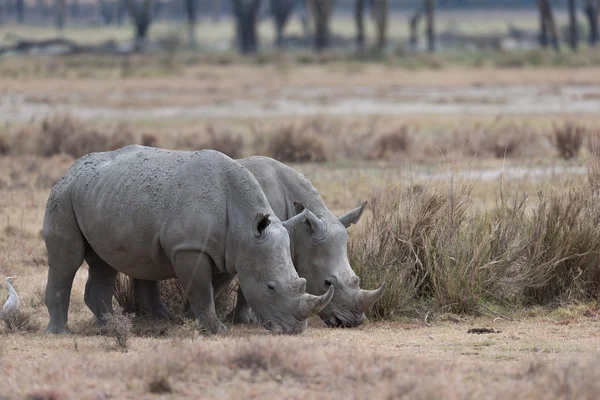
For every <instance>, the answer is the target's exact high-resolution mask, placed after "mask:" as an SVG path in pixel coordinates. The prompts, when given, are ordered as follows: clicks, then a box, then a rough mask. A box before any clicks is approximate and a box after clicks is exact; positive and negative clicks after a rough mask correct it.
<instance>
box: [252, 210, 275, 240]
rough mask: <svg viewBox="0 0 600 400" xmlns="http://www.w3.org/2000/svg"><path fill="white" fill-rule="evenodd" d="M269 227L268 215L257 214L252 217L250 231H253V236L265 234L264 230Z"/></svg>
mask: <svg viewBox="0 0 600 400" xmlns="http://www.w3.org/2000/svg"><path fill="white" fill-rule="evenodd" d="M269 225H271V220H270V219H269V214H263V213H258V214H256V216H255V217H254V224H253V225H252V230H253V231H254V236H256V237H259V236H262V234H263V233H264V232H265V229H267V227H268V226H269Z"/></svg>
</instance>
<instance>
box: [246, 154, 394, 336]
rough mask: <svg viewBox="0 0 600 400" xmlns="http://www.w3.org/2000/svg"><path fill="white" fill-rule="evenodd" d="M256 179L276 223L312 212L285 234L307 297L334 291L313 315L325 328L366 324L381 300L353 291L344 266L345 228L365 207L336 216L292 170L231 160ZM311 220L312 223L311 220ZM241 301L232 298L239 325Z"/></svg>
mask: <svg viewBox="0 0 600 400" xmlns="http://www.w3.org/2000/svg"><path fill="white" fill-rule="evenodd" d="M237 161H238V162H239V163H240V164H241V165H242V166H244V167H246V168H247V169H248V170H249V171H250V172H251V173H252V175H254V177H255V178H256V179H257V181H258V183H259V184H260V186H261V188H262V190H263V192H264V193H265V195H266V196H267V199H268V200H269V205H270V206H271V208H272V209H273V211H274V212H275V215H277V217H279V218H280V219H281V220H282V221H285V220H289V219H291V218H294V217H295V216H296V215H298V214H300V213H301V212H302V211H303V210H304V206H306V207H308V208H309V209H310V211H311V212H312V213H309V214H308V215H309V218H308V219H307V220H306V222H305V223H303V224H300V225H298V226H297V227H296V228H295V229H293V230H292V231H291V232H290V239H291V245H292V248H291V249H292V250H291V252H292V261H293V262H294V266H295V267H296V270H297V271H298V274H299V275H300V276H301V277H303V278H306V282H307V291H308V293H311V294H315V295H319V294H323V293H325V292H327V290H328V289H329V287H334V288H335V292H334V295H333V299H332V300H331V302H330V303H329V304H328V305H327V306H326V307H325V308H323V310H321V312H319V317H321V319H322V320H323V321H324V322H325V323H326V324H327V325H329V326H333V327H355V326H359V325H360V324H362V323H363V322H364V321H365V320H366V316H365V311H367V310H368V309H369V308H370V307H371V306H372V305H373V304H374V303H375V302H376V301H377V300H379V299H380V298H381V296H383V292H384V291H385V284H383V285H382V286H381V287H380V288H379V289H378V290H375V291H366V290H361V289H360V287H359V283H360V279H359V278H358V276H356V274H355V273H354V271H353V270H352V268H351V266H350V263H349V262H348V255H347V246H348V233H347V231H346V228H348V227H350V225H351V224H356V223H357V222H358V221H359V219H360V217H361V216H362V213H363V211H364V207H365V206H366V202H365V203H363V204H362V206H361V207H359V208H357V209H355V210H352V211H351V212H349V213H348V214H346V215H344V216H342V217H339V218H338V217H336V216H335V215H334V214H333V213H332V212H331V211H330V210H329V209H328V208H327V206H326V205H325V203H324V202H323V199H322V198H321V195H320V194H319V192H318V191H317V190H316V189H315V187H314V186H313V185H312V184H311V182H310V181H309V180H308V179H307V178H306V177H305V176H304V175H302V174H300V173H298V172H297V171H296V170H294V169H293V168H290V167H288V166H286V165H285V164H282V163H280V162H279V161H276V160H274V159H272V158H268V157H258V156H257V157H248V158H244V159H240V160H237ZM315 215H316V217H317V218H315ZM244 300H245V299H244V296H243V295H242V294H241V293H240V294H239V295H238V304H237V305H236V313H235V314H236V315H235V317H234V319H235V320H239V321H241V322H245V320H246V319H247V315H248V310H247V305H246V302H245V301H244Z"/></svg>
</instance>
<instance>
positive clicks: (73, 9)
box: [69, 0, 80, 20]
mask: <svg viewBox="0 0 600 400" xmlns="http://www.w3.org/2000/svg"><path fill="white" fill-rule="evenodd" d="M79 6H80V4H79V0H72V3H71V6H70V7H69V9H70V14H71V18H72V19H74V20H76V19H77V18H79V10H80V8H79Z"/></svg>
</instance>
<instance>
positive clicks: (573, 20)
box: [569, 0, 579, 50]
mask: <svg viewBox="0 0 600 400" xmlns="http://www.w3.org/2000/svg"><path fill="white" fill-rule="evenodd" d="M578 42H579V29H578V26H577V4H576V1H575V0H569V44H570V45H571V48H572V49H573V50H577V44H578Z"/></svg>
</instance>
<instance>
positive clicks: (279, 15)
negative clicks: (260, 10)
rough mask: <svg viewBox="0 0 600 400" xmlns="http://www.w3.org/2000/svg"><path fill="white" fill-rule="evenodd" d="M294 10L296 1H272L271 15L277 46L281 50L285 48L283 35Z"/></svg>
mask: <svg viewBox="0 0 600 400" xmlns="http://www.w3.org/2000/svg"><path fill="white" fill-rule="evenodd" d="M293 8H294V0H271V13H272V14H273V21H274V23H275V32H276V35H277V37H276V38H275V45H276V46H277V47H279V48H281V47H283V33H284V31H285V26H286V25H287V23H288V20H289V18H290V15H291V14H292V9H293Z"/></svg>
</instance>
